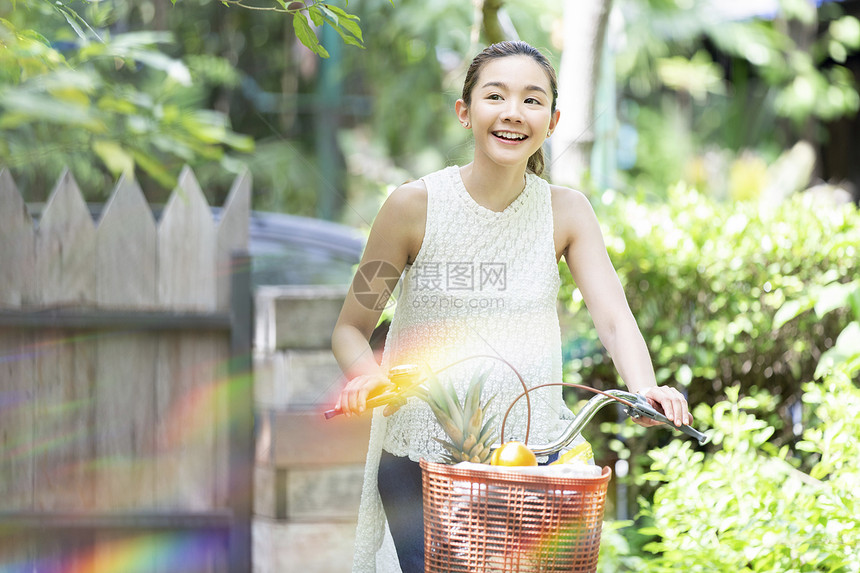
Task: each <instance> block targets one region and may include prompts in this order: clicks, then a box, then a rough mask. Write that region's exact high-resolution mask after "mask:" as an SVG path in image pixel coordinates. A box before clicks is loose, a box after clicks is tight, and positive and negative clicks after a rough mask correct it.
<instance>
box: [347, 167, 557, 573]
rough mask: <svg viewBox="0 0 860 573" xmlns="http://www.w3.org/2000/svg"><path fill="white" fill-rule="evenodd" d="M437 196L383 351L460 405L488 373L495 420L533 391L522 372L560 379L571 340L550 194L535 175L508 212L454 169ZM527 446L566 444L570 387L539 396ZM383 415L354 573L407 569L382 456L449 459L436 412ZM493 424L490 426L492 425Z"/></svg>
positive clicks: (515, 425) (512, 428)
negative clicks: (433, 379) (563, 324)
mask: <svg viewBox="0 0 860 573" xmlns="http://www.w3.org/2000/svg"><path fill="white" fill-rule="evenodd" d="M423 181H424V184H425V185H426V187H427V221H426V227H425V233H424V240H423V242H422V245H421V249H420V251H419V252H418V255H417V256H416V258H415V260H414V262H413V263H412V264H411V265H410V266H409V267H407V268H406V270H405V271H404V275H403V280H402V283H401V294H400V295H399V296H398V297H396V305H397V306H396V309H395V313H394V318H393V320H392V323H391V328H390V329H389V333H388V337H387V339H386V343H385V350H384V352H383V358H382V365H383V368H385V369H388V368H390V367H392V366H397V365H400V364H418V365H419V366H423V367H426V368H429V369H431V370H433V371H437V370H440V369H442V368H445V367H447V366H449V365H451V364H452V363H454V362H455V361H459V360H463V361H462V362H459V363H458V364H456V365H455V366H452V367H450V368H447V369H445V370H444V371H442V372H441V373H440V374H439V375H440V378H441V379H442V380H443V381H444V382H446V383H447V381H448V380H451V381H453V382H454V385H455V388H456V389H457V391H458V394H459V395H460V397H461V399H462V397H463V396H464V394H465V389H466V388H467V387H468V385H469V382H470V380H471V378H472V376H473V375H474V374H475V373H476V372H479V371H483V370H488V371H489V374H488V377H487V379H486V383H485V385H484V391H483V395H482V400H481V402H482V404H483V403H484V402H486V401H487V400H488V399H489V398H490V397H492V400H491V402H490V404H489V407H488V408H487V411H486V412H485V416H492V415H494V414H496V415H497V418H496V423H497V424H498V425H501V421H502V417H503V416H504V413H505V410H507V408H508V406H510V405H511V403H512V402H513V401H514V399H515V398H516V397H517V396H518V395H519V394H520V393H522V391H523V388H522V384H521V383H520V381H519V380H518V378H517V376H516V374H514V372H513V371H512V370H511V368H510V367H509V366H507V365H506V364H505V363H503V362H501V361H499V360H496V359H492V358H470V357H478V356H487V355H489V356H494V357H498V358H502V359H504V360H505V361H507V362H509V363H510V364H511V365H513V366H514V367H515V368H516V370H517V371H518V372H519V373H520V375H521V376H522V378H523V380H524V381H525V383H526V385H527V386H534V385H538V384H543V383H547V382H561V381H562V361H561V334H560V329H559V321H558V311H557V306H556V305H557V298H558V289H559V285H560V279H559V274H558V263H557V260H556V256H555V243H554V241H553V216H552V202H551V195H550V188H549V185H548V184H547V182H546V181H544V180H543V179H541V178H540V177H538V176H536V175H533V174H527V175H526V185H525V187H524V189H523V191H522V192H521V193H520V194H519V195H518V196H517V198H516V199H515V200H514V201H513V202H512V203H511V204H510V205H509V206H508V207H507V208H506V209H505V210H504V211H501V212H496V211H492V210H490V209H487V208H485V207H483V206H481V205H479V204H478V203H477V202H475V200H474V199H473V198H472V197H471V195H469V192H468V191H467V190H466V187H465V185H464V184H463V180H462V178H461V176H460V168H459V167H457V166H452V167H448V168H446V169H443V170H441V171H437V172H435V173H432V174H430V175H427V176H426V177H424V178H423ZM529 397H530V401H531V409H532V412H531V429H530V434H529V443H531V444H540V443H547V442H550V441H552V440H553V439H555V438H556V437H558V436H559V435H560V433H561V429H562V428H564V426H565V425H566V424H564V423H563V422H562V420H561V418H562V417H563V418H565V419H569V417H570V416H569V414H570V411H569V410H568V409H567V408H566V407H565V406H564V402H563V399H562V391H561V387H560V386H553V387H550V388H542V389H539V390H536V391H534V392H531V393H530V394H529ZM381 410H382V409H381V408H377V410H376V411H375V412H374V413H373V422H372V425H371V435H370V445H369V448H368V456H367V463H366V467H365V476H364V486H363V489H362V499H361V505H360V508H359V518H358V528H357V532H356V552H355V557H354V563H353V571H354V572H360V573H365V572H377V571H378V572H380V573H382V572H384V573H388V572H389V571H390V572H399V571H400V569H399V565H398V562H397V557H396V553H395V552H394V546H393V543H392V542H391V540H390V534H388V533H387V528H386V524H385V513H384V510H383V509H382V504H381V502H380V500H379V493H378V491H377V487H376V479H377V470H378V466H379V457H380V451H381V450H382V449H385V450H386V451H388V452H390V453H392V454H394V455H397V456H408V457H409V458H410V459H412V460H413V461H419V460H420V459H421V458H422V457H423V458H426V459H429V460H433V461H439V460H440V458H441V454H442V453H443V451H444V450H443V448H442V446H441V445H440V444H439V443H438V442H437V441H436V440H434V438H440V439H447V436H446V435H445V433H444V431H443V430H442V428H441V427H440V426H439V424H438V423H437V422H436V418H435V417H434V415H433V413H432V411H431V410H430V408H429V406H427V404H426V403H424V402H423V401H421V400H419V399H417V398H410V399H409V401H408V402H407V404H406V405H404V406H403V407H402V408H401V409H400V410H398V411H397V412H396V413H395V414H393V415H392V416H390V417H388V418H385V417H383V416H382V412H381ZM486 419H487V418H486V417H485V420H486ZM526 423H527V409H526V400H525V398H522V399H520V400H519V402H517V405H516V406H515V407H514V409H513V410H512V411H511V414H510V415H509V417H508V421H507V424H506V426H505V440H506V441H507V440H510V439H519V440H523V439H524V437H525V429H526Z"/></svg>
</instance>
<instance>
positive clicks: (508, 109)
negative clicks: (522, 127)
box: [502, 102, 523, 122]
mask: <svg viewBox="0 0 860 573" xmlns="http://www.w3.org/2000/svg"><path fill="white" fill-rule="evenodd" d="M522 119H523V115H522V112H521V111H520V106H519V105H518V104H517V103H516V102H511V103H509V104H508V105H506V106H505V109H503V110H502V120H503V121H513V122H521V121H522Z"/></svg>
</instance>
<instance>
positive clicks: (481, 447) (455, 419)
mask: <svg viewBox="0 0 860 573" xmlns="http://www.w3.org/2000/svg"><path fill="white" fill-rule="evenodd" d="M489 373H490V370H489V369H487V370H484V371H482V372H478V373H476V374H475V376H474V377H473V378H472V381H471V382H470V383H469V388H468V390H467V391H466V396H465V398H464V400H463V402H462V404H461V403H460V399H459V398H458V397H457V392H456V391H455V390H454V385H453V384H452V383H451V382H448V383H447V384H443V383H442V382H441V381H440V380H439V379H438V378H437V377H435V376H433V377H431V378H430V379H428V380H427V381H425V383H424V389H425V391H424V392H420V393H419V396H420V397H421V398H422V399H423V400H424V401H425V402H427V404H428V405H429V406H430V409H431V410H432V411H433V414H435V416H436V420H437V421H438V422H439V425H440V426H442V429H443V430H445V433H446V434H448V438H449V439H450V441H448V440H440V439H438V438H435V439H436V441H438V442H439V443H440V444H442V446H443V447H444V448H445V450H446V455H445V462H447V463H449V464H456V463H458V462H475V463H482V464H486V463H489V462H490V454H491V450H490V447H491V445H492V444H493V443H495V442H496V440H497V437H498V436H497V429H496V426H495V424H494V423H493V422H494V421H495V418H496V416H495V415H494V416H490V418H489V419H488V420H487V421H486V422H485V421H484V410H485V409H486V408H487V406H489V404H490V402H491V401H492V398H490V399H489V400H487V402H486V404H484V405H483V407H482V406H481V392H482V391H483V389H484V382H485V381H486V380H487V376H489Z"/></svg>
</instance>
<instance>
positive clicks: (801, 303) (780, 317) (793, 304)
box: [773, 298, 815, 330]
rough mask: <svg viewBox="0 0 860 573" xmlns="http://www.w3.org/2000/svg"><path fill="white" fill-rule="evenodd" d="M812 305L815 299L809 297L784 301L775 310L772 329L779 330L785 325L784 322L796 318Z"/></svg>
mask: <svg viewBox="0 0 860 573" xmlns="http://www.w3.org/2000/svg"><path fill="white" fill-rule="evenodd" d="M813 306H815V301H814V300H812V299H811V298H805V299H803V300H798V299H795V300H788V301H786V302H785V303H784V304H783V305H782V306H781V307H779V310H777V311H776V314H775V315H774V317H773V328H774V330H779V329H780V328H782V327H783V326H784V325H785V323H787V322H789V321H791V320H793V319H794V318H797V317H798V316H800V315H801V314H803V313H804V312H806V311H807V310H809V309H811V308H812V307H813Z"/></svg>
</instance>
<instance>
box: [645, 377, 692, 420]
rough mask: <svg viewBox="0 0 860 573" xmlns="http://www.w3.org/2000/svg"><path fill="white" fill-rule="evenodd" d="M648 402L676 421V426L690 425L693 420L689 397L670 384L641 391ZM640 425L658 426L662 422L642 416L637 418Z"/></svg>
mask: <svg viewBox="0 0 860 573" xmlns="http://www.w3.org/2000/svg"><path fill="white" fill-rule="evenodd" d="M639 394H641V395H642V396H644V397H645V398H646V399H647V400H648V403H649V404H651V406H653V407H654V408H655V409H657V410H658V411H662V412H663V414H664V415H665V416H666V417H667V418H669V420H670V421H672V422H674V423H675V425H676V426H681V425H683V424H687V425H689V424H690V423H691V422H692V421H693V416H691V415H690V407H689V406H688V405H687V399H686V398H684V395H683V394H681V393H680V392H679V391H678V390H676V389H675V388H671V387H669V386H651V387H649V388H644V389H642V390H640V391H639ZM635 421H636V423H637V424H639V425H640V426H657V425H659V424H660V422H658V421H656V420H651V419H650V418H645V417H641V418H638V419H636V420H635Z"/></svg>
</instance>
